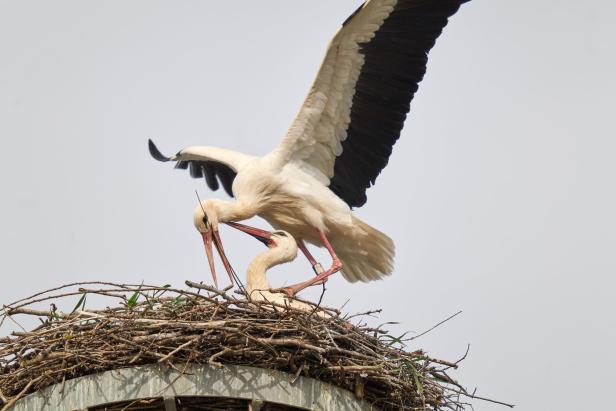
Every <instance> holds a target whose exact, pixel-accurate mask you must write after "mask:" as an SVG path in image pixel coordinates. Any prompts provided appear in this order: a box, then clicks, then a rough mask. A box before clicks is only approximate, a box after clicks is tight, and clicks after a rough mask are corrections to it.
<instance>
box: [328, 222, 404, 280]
mask: <svg viewBox="0 0 616 411" xmlns="http://www.w3.org/2000/svg"><path fill="white" fill-rule="evenodd" d="M353 225H354V229H353V233H352V234H350V236H351V237H352V238H353V241H349V239H348V238H346V239H345V238H344V237H342V238H340V241H335V239H333V241H332V246H333V247H334V250H335V251H336V254H337V255H338V258H340V260H341V261H342V275H343V276H344V278H345V279H346V280H347V281H350V282H352V283H354V282H357V281H362V282H369V281H375V280H380V279H382V278H383V277H385V276H388V275H391V273H392V271H393V265H394V255H395V246H394V242H393V241H392V240H391V238H389V237H387V236H386V235H385V234H383V233H382V232H380V231H379V230H377V229H375V228H373V227H371V226H369V225H368V224H366V223H364V222H363V221H361V220H360V219H358V218H356V217H353ZM347 235H349V234H347Z"/></svg>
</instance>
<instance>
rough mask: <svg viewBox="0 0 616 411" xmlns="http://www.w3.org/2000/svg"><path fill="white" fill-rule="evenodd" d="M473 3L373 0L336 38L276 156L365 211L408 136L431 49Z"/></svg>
mask: <svg viewBox="0 0 616 411" xmlns="http://www.w3.org/2000/svg"><path fill="white" fill-rule="evenodd" d="M466 1H468V0H368V1H366V2H365V3H364V4H363V5H362V6H361V7H360V8H359V9H358V10H357V11H356V12H355V13H353V14H352V15H351V17H349V18H348V19H347V20H346V21H345V22H344V23H343V26H342V28H341V29H340V30H339V31H338V33H337V34H336V35H335V37H334V38H333V40H332V41H331V43H330V46H329V48H328V50H327V54H326V56H325V59H324V61H323V63H322V65H321V69H320V70H319V73H318V75H317V78H316V80H315V82H314V84H313V85H312V88H311V90H310V92H309V93H308V97H306V100H305V102H304V105H303V106H302V108H301V109H300V111H299V113H298V115H297V117H296V118H295V121H294V122H293V124H292V126H291V128H290V129H289V132H288V133H287V136H286V137H285V138H284V140H283V141H282V143H281V145H280V146H279V147H278V149H277V150H276V154H277V155H280V156H282V158H283V159H284V160H285V161H289V162H294V163H295V164H297V165H298V166H299V167H301V168H302V169H303V170H304V171H306V172H308V173H310V174H311V175H313V176H314V177H316V178H317V179H319V181H321V182H322V183H323V184H325V185H328V186H329V188H330V189H331V190H332V191H334V192H335V193H336V194H337V195H338V196H339V197H340V198H342V199H343V200H344V201H345V202H346V203H347V204H348V205H349V206H351V207H359V206H362V205H363V204H364V203H365V202H366V189H367V188H368V187H370V186H371V185H372V184H374V182H375V180H376V177H377V176H378V175H379V173H380V172H381V170H382V169H383V168H384V167H385V166H386V165H387V162H388V159H389V156H390V154H391V151H392V147H393V145H394V143H395V142H396V140H397V139H398V137H399V136H400V131H401V130H402V127H403V125H404V120H405V119H406V115H407V113H408V112H409V109H410V102H411V100H412V99H413V95H414V94H415V92H416V91H417V88H418V83H419V82H420V81H421V79H422V78H423V76H424V73H425V71H426V63H427V61H428V58H427V53H428V51H429V50H430V49H431V48H432V46H433V45H434V42H435V41H436V38H437V37H438V36H439V35H440V34H441V31H442V29H443V27H445V25H446V24H447V19H448V18H449V17H450V16H451V15H453V14H454V13H455V12H456V11H457V10H458V8H459V7H460V4H461V3H464V2H466Z"/></svg>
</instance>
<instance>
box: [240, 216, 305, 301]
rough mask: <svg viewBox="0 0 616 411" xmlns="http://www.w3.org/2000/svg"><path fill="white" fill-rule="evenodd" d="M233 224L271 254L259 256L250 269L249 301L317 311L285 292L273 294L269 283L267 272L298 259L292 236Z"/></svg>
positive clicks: (248, 274)
mask: <svg viewBox="0 0 616 411" xmlns="http://www.w3.org/2000/svg"><path fill="white" fill-rule="evenodd" d="M229 224H230V225H231V226H233V227H235V228H237V229H238V230H241V231H243V232H245V233H247V234H250V235H251V236H253V237H254V238H256V239H257V240H259V241H261V242H262V243H263V244H265V245H266V246H267V248H268V250H267V251H265V252H263V253H260V254H259V255H257V256H256V257H255V258H254V259H253V260H252V261H251V262H250V264H249V265H248V269H247V270H246V294H247V296H248V298H249V299H250V300H253V301H268V302H270V303H274V304H278V305H282V306H287V307H293V308H297V309H300V310H313V309H314V307H313V306H311V305H309V304H305V303H302V302H301V301H297V300H295V299H290V298H289V297H288V296H287V295H285V294H283V293H281V292H275V291H273V290H272V289H271V288H272V287H271V285H270V283H269V281H268V279H267V270H269V269H270V268H272V267H274V266H276V265H279V264H284V263H288V262H290V261H293V260H295V258H296V257H297V243H296V241H295V239H294V238H293V237H292V236H291V234H289V233H287V232H286V231H282V230H278V231H274V232H270V231H266V230H261V229H259V228H254V227H249V226H246V225H243V224H237V223H229Z"/></svg>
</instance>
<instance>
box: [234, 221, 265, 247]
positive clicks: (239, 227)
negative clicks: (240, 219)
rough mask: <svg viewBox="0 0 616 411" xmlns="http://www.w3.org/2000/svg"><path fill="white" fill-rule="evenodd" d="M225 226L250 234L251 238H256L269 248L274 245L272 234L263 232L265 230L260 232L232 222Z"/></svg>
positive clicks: (257, 229) (258, 229)
mask: <svg viewBox="0 0 616 411" xmlns="http://www.w3.org/2000/svg"><path fill="white" fill-rule="evenodd" d="M225 224H227V225H228V226H231V227H233V228H235V229H237V230H240V231H242V232H244V233H246V234H250V235H251V236H253V237H254V238H256V239H257V240H259V241H261V242H262V243H263V244H265V245H266V246H270V245H272V244H275V243H274V240H273V239H272V233H270V232H269V231H265V230H261V229H260V228H255V227H249V226H247V225H244V224H239V223H234V222H231V221H229V222H226V223H225Z"/></svg>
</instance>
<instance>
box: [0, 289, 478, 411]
mask: <svg viewBox="0 0 616 411" xmlns="http://www.w3.org/2000/svg"><path fill="white" fill-rule="evenodd" d="M186 284H187V286H188V289H185V290H181V289H175V288H172V287H171V286H163V287H156V286H145V285H120V284H112V283H102V282H89V283H76V284H69V285H66V286H63V287H58V288H56V289H53V290H49V291H46V292H43V293H39V294H36V295H34V296H32V297H29V298H27V299H23V300H20V301H18V302H16V303H13V304H11V305H9V306H4V308H3V309H2V310H0V326H2V324H3V323H7V324H8V323H9V322H13V323H14V324H15V325H19V324H20V323H21V322H23V316H27V317H34V318H37V319H38V320H40V322H41V323H40V324H39V325H38V326H37V327H36V328H34V329H32V330H31V331H26V330H25V329H23V327H21V326H20V327H21V328H22V331H15V332H12V333H11V335H10V336H7V337H4V338H0V406H1V409H2V410H4V409H8V408H10V406H11V405H12V404H14V403H15V401H17V400H18V399H19V398H21V397H23V396H25V395H27V394H28V393H31V392H35V391H37V390H40V389H42V388H45V387H48V386H50V385H53V384H56V383H62V382H63V381H65V380H68V379H71V378H76V377H80V376H84V375H89V374H94V373H98V372H102V371H108V370H112V369H117V368H124V367H128V366H134V365H141V364H151V363H169V364H178V363H184V364H185V363H193V364H208V363H209V364H212V365H215V366H224V365H225V364H233V365H249V366H253V367H260V368H265V369H273V370H279V371H284V372H287V373H291V374H294V375H295V376H299V375H303V376H306V377H311V378H315V379H318V380H321V381H324V382H327V383H330V384H333V385H336V386H339V387H343V388H345V389H347V390H350V391H352V392H354V393H355V395H356V396H357V397H359V398H363V399H365V400H366V401H368V402H370V403H372V404H373V405H374V406H375V407H376V408H378V409H382V410H444V409H452V410H458V409H463V408H464V406H465V405H466V404H465V403H464V402H463V401H462V400H463V399H464V397H472V395H471V394H468V393H467V392H466V391H465V390H464V388H462V386H460V385H459V384H458V383H457V382H456V381H454V380H453V379H452V378H451V377H449V375H448V374H447V372H448V371H449V370H451V369H455V368H457V366H458V362H459V361H458V362H447V361H442V360H437V359H434V358H430V357H429V356H428V355H426V353H425V352H424V351H422V350H415V351H407V350H405V344H406V343H408V340H409V339H406V340H405V339H404V338H403V337H395V336H392V335H390V334H388V332H387V331H385V330H383V329H382V328H380V327H379V328H371V327H369V326H367V325H366V324H364V323H362V322H361V318H362V317H363V316H367V315H374V314H375V313H377V312H378V311H375V312H367V313H361V314H356V315H343V314H342V313H341V312H340V311H339V310H336V309H332V308H326V307H322V306H320V305H317V304H314V303H309V302H306V301H303V302H304V303H306V304H310V305H311V307H312V310H310V311H304V310H299V309H295V308H291V307H286V306H280V305H276V304H273V303H268V302H253V301H250V300H248V299H246V297H245V296H244V295H243V294H242V295H239V296H236V295H232V294H229V293H228V290H216V289H214V288H211V287H208V286H205V285H202V284H195V283H192V282H189V281H187V282H186ZM94 295H96V296H98V297H96V298H98V299H100V298H101V297H103V298H104V299H106V300H109V299H111V301H112V302H113V303H114V304H116V305H115V306H113V307H109V306H108V307H107V308H106V309H103V310H96V309H90V308H86V300H87V298H88V297H89V298H90V301H91V300H92V297H93V296H94ZM66 298H69V299H71V298H72V299H73V301H72V302H71V304H70V306H72V305H73V304H74V303H75V300H78V301H77V304H76V305H75V308H74V309H73V310H72V311H71V312H68V310H67V312H61V311H60V310H59V309H58V308H57V306H58V305H60V304H61V303H62V299H66ZM64 301H65V302H64V304H66V300H64ZM41 304H42V305H43V306H44V307H45V306H48V305H49V306H50V307H51V308H50V309H49V310H37V309H35V308H34V307H37V306H38V307H40V306H41ZM69 309H70V307H69ZM352 322H354V323H352ZM129 409H138V408H129Z"/></svg>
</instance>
